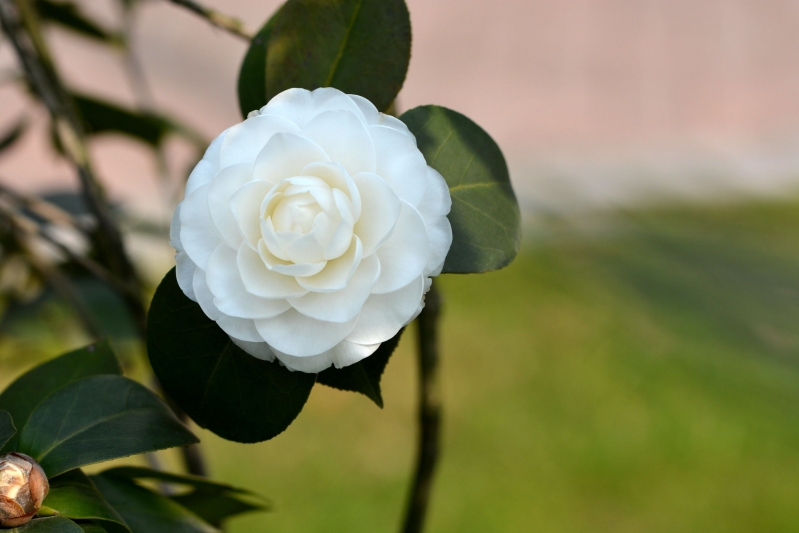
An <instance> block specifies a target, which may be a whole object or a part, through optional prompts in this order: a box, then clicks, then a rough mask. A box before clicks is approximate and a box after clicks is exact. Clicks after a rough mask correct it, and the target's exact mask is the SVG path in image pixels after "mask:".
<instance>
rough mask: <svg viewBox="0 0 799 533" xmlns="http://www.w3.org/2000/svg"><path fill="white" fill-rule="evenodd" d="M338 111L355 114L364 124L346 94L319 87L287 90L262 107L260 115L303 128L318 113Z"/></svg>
mask: <svg viewBox="0 0 799 533" xmlns="http://www.w3.org/2000/svg"><path fill="white" fill-rule="evenodd" d="M338 110H346V111H350V112H352V113H355V114H356V115H357V116H358V117H359V119H360V120H363V121H364V124H365V123H366V122H365V119H364V118H363V114H362V113H361V111H360V109H359V108H358V106H357V105H355V102H353V101H352V99H350V98H349V97H348V96H347V95H346V94H344V93H342V92H341V91H339V90H337V89H333V88H330V87H321V88H319V89H316V90H314V91H307V90H305V89H288V90H286V91H283V92H282V93H280V94H278V95H276V96H275V97H274V98H272V99H271V100H270V101H269V103H268V104H266V105H265V106H264V107H262V108H261V114H272V115H278V116H281V117H284V118H287V119H289V120H291V121H292V122H294V123H295V124H297V125H298V126H300V127H303V126H305V125H306V124H307V123H308V122H310V120H311V119H313V118H314V117H315V116H316V115H318V114H320V113H323V112H325V111H338Z"/></svg>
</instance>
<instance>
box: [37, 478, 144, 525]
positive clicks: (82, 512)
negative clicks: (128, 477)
mask: <svg viewBox="0 0 799 533" xmlns="http://www.w3.org/2000/svg"><path fill="white" fill-rule="evenodd" d="M43 505H46V506H47V507H49V508H51V509H53V510H54V511H56V512H58V514H59V515H61V516H63V517H66V518H71V519H73V520H97V521H102V522H104V523H105V524H104V526H105V527H104V528H103V529H105V530H106V531H108V532H110V533H124V532H128V533H130V529H129V528H128V526H127V525H126V524H125V521H124V520H122V517H121V516H119V513H117V512H116V511H115V510H114V508H113V507H111V506H110V505H109V504H108V502H106V501H105V498H103V497H102V495H101V494H100V492H99V491H98V490H97V487H95V486H94V483H92V481H91V480H90V479H89V478H88V476H86V474H84V473H83V472H82V471H81V470H80V469H75V470H70V471H69V472H66V473H64V474H61V475H60V476H57V477H54V478H52V479H51V480H50V492H49V493H48V494H47V497H46V498H45V499H44V504H43Z"/></svg>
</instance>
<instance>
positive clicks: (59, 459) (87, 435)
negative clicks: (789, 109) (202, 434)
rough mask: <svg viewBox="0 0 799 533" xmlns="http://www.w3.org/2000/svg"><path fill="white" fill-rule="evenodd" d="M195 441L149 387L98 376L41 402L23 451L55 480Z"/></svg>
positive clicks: (27, 426) (23, 435) (22, 443)
mask: <svg viewBox="0 0 799 533" xmlns="http://www.w3.org/2000/svg"><path fill="white" fill-rule="evenodd" d="M195 442H197V438H196V437H195V436H194V435H192V434H191V432H190V431H189V430H188V429H186V427H185V426H184V425H183V424H181V423H180V422H179V421H178V419H177V418H175V416H174V415H173V414H172V412H171V411H170V410H169V408H168V407H167V406H166V404H164V402H163V401H161V399H160V398H158V397H157V396H156V395H155V394H153V393H152V392H151V391H149V390H148V389H146V388H145V387H143V386H141V385H139V384H138V383H136V382H135V381H132V380H130V379H127V378H124V377H122V376H93V377H88V378H84V379H81V380H79V381H76V382H74V383H72V384H70V385H67V386H66V387H64V388H62V389H59V390H58V391H56V392H54V393H53V394H51V395H50V396H48V397H47V398H46V399H45V400H44V401H43V402H42V403H41V404H39V406H38V407H37V408H36V409H35V410H34V411H33V413H32V414H31V416H30V418H29V419H28V422H27V423H26V424H25V426H24V427H23V428H22V431H21V432H20V441H19V449H20V451H23V452H24V453H27V454H28V455H30V456H31V457H33V458H34V459H36V460H37V461H38V462H39V464H41V465H42V468H44V471H45V472H47V474H48V476H50V477H52V476H56V475H58V474H61V473H63V472H66V471H67V470H71V469H73V468H77V467H80V466H83V465H87V464H92V463H98V462H101V461H107V460H110V459H116V458H118V457H126V456H129V455H134V454H138V453H144V452H149V451H154V450H161V449H165V448H172V447H175V446H186V445H189V444H193V443H195Z"/></svg>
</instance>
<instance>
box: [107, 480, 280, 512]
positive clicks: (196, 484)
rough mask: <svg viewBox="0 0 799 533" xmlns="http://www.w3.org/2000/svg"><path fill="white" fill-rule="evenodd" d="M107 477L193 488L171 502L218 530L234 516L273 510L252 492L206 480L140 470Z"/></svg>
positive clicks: (173, 497) (174, 497)
mask: <svg viewBox="0 0 799 533" xmlns="http://www.w3.org/2000/svg"><path fill="white" fill-rule="evenodd" d="M103 475H104V476H110V477H119V478H123V479H128V480H136V479H146V480H154V481H161V482H166V483H169V484H174V485H180V486H183V487H191V488H192V489H194V490H192V491H190V492H188V493H184V494H179V495H176V496H170V498H172V499H173V500H174V501H176V502H178V503H179V504H181V505H182V506H183V507H185V508H187V509H189V510H190V511H192V512H193V513H195V514H196V515H198V516H200V517H201V518H202V519H204V520H205V521H206V522H208V523H209V524H213V525H216V526H218V525H220V524H221V523H222V522H223V521H224V520H226V519H228V518H230V517H232V516H235V515H239V514H242V513H247V512H251V511H265V510H267V509H268V508H269V504H268V502H266V501H265V500H264V499H263V498H261V497H260V496H258V495H256V494H254V493H252V492H250V491H248V490H245V489H240V488H237V487H233V486H231V485H228V484H226V483H220V482H218V481H213V480H210V479H208V478H204V477H198V476H189V475H181V474H172V473H170V472H164V471H161V470H152V469H150V468H142V467H136V466H122V467H118V468H112V469H110V470H106V471H104V472H103Z"/></svg>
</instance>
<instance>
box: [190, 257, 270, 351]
mask: <svg viewBox="0 0 799 533" xmlns="http://www.w3.org/2000/svg"><path fill="white" fill-rule="evenodd" d="M194 294H195V295H196V296H197V303H198V304H200V307H201V308H202V310H203V312H204V313H205V314H206V316H208V318H210V319H211V320H213V321H214V322H216V323H217V324H218V325H219V327H220V328H222V331H224V332H225V333H227V334H228V335H229V336H230V337H232V338H236V339H240V340H243V341H249V342H261V341H262V340H263V339H262V338H261V336H260V335H259V334H258V331H257V330H256V329H255V324H254V323H253V321H252V320H248V319H245V318H236V317H232V316H228V315H226V314H224V313H222V312H221V311H220V310H219V309H217V308H216V305H214V295H213V294H212V293H211V289H209V288H208V284H207V283H206V282H205V272H203V271H202V270H200V269H199V268H198V269H197V270H196V271H195V273H194Z"/></svg>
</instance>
